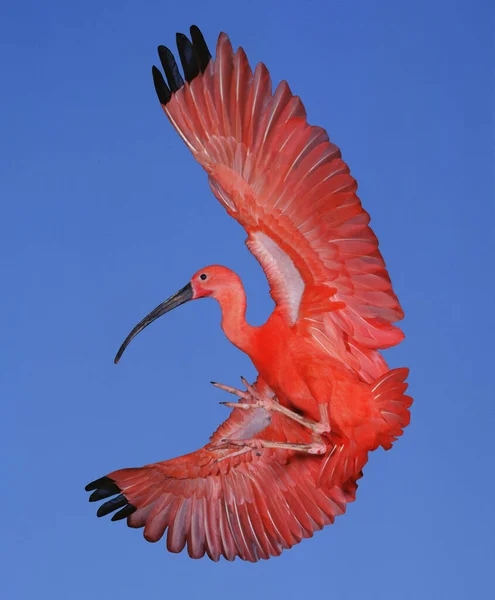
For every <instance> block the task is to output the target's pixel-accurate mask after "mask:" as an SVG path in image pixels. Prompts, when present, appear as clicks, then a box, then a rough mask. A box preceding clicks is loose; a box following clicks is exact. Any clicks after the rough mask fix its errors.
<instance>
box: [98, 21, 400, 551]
mask: <svg viewBox="0 0 495 600" xmlns="http://www.w3.org/2000/svg"><path fill="white" fill-rule="evenodd" d="M191 38H192V42H191V41H190V40H189V39H188V38H187V37H186V36H185V35H183V34H177V46H178V50H179V56H180V60H181V63H182V67H183V71H184V78H185V82H184V80H183V78H182V76H181V74H180V72H179V69H178V67H177V64H176V62H175V59H174V57H173V55H172V53H171V52H170V50H168V48H165V47H163V46H160V47H159V48H158V53H159V56H160V60H161V63H162V66H163V69H164V72H165V75H166V78H167V83H165V80H164V78H163V76H162V74H161V72H160V71H159V70H158V69H157V68H156V67H153V79H154V83H155V88H156V91H157V94H158V98H159V100H160V103H161V105H162V108H163V110H164V112H165V114H166V115H167V117H168V118H169V120H170V121H171V123H172V125H173V126H174V127H175V129H176V130H177V132H178V133H179V135H180V136H181V137H182V139H183V140H184V142H185V143H186V145H187V146H188V147H189V149H190V150H191V152H192V153H193V155H194V157H195V158H196V160H197V161H198V162H199V163H200V164H201V165H202V166H203V168H204V169H205V170H206V172H207V173H208V181H209V184H210V187H211V189H212V191H213V193H214V194H215V196H216V197H217V198H218V200H219V201H220V202H221V203H222V204H223V206H224V207H225V209H226V210H227V212H228V213H229V214H230V215H231V216H232V217H234V218H235V219H236V220H237V221H238V222H239V223H240V224H241V225H243V227H244V228H245V229H246V231H247V234H248V238H247V241H246V243H247V245H248V247H249V249H250V250H251V252H252V253H253V254H254V256H255V257H256V258H257V259H258V261H259V262H260V264H261V266H262V268H263V270H264V272H265V274H266V276H267V278H268V281H269V283H270V290H271V296H272V298H273V300H274V301H275V310H274V311H273V313H272V315H271V316H270V318H269V319H268V321H267V322H266V323H265V324H264V325H262V326H260V327H252V326H250V325H249V324H248V323H247V322H246V319H245V314H246V295H245V292H244V288H243V285H242V282H241V280H240V278H239V277H238V276H237V275H236V274H235V273H234V272H232V271H231V270H229V269H227V268H226V267H222V266H209V267H205V268H203V269H201V270H199V271H198V272H197V273H196V274H195V275H194V276H193V277H192V279H191V280H190V282H189V283H188V284H187V285H186V286H185V287H184V288H182V289H181V290H180V291H179V292H177V293H176V294H174V295H173V296H172V297H171V298H169V299H168V300H166V301H165V302H163V303H162V304H160V305H159V306H158V307H157V308H156V309H155V310H153V311H152V312H151V313H150V314H149V315H148V316H147V317H145V318H144V319H143V320H142V321H141V322H140V323H139V324H138V325H137V326H136V327H135V328H134V329H133V330H132V331H131V333H130V334H129V336H128V337H127V339H126V340H125V342H124V343H123V344H122V346H121V348H120V350H119V352H118V353H117V356H116V358H115V362H118V360H119V359H120V357H121V355H122V353H123V352H124V350H125V348H126V347H127V345H128V344H129V343H130V341H131V340H132V339H133V338H134V337H135V336H136V335H137V334H138V333H139V332H140V331H142V330H143V329H144V328H145V327H147V326H148V325H149V324H150V323H151V322H152V321H154V320H155V319H157V318H158V317H160V316H161V315H163V314H165V313H166V312H169V311H170V310H172V309H173V308H176V307H177V306H179V305H180V304H183V303H184V302H187V301H190V300H196V299H199V298H207V297H211V298H215V299H216V300H217V301H218V303H219V304H220V307H221V310H222V329H223V331H224V333H225V335H226V336H227V338H228V339H229V340H230V341H231V342H232V343H233V344H234V345H235V346H237V347H238V348H239V349H241V350H242V351H243V352H245V353H246V354H248V356H249V357H250V358H251V360H252V362H253V364H254V366H255V367H256V369H257V370H258V373H259V377H258V380H257V383H256V384H255V385H254V386H250V385H249V384H247V382H245V381H244V380H243V382H244V383H245V385H246V387H247V392H241V391H239V390H236V389H234V388H231V387H229V386H225V385H221V384H215V385H217V386H218V387H220V388H222V389H225V390H227V391H229V392H232V393H234V394H236V395H237V396H239V397H240V401H239V402H237V403H231V402H227V403H225V404H227V405H228V406H231V407H233V408H234V411H233V412H232V414H231V416H230V417H229V418H228V419H227V421H226V422H225V423H224V424H223V425H222V426H220V428H219V429H218V431H217V432H216V433H215V434H214V435H213V436H212V438H211V443H210V444H208V445H207V446H205V447H204V448H203V449H201V450H199V451H197V452H194V453H192V454H188V455H186V456H183V457H180V458H175V459H172V460H169V461H165V462H161V463H156V464H152V465H148V466H145V467H142V468H137V469H122V470H120V471H115V472H113V473H110V474H109V475H108V476H106V477H103V478H101V479H98V480H96V481H94V482H92V483H90V484H89V485H88V486H86V489H87V490H88V491H93V493H92V495H91V496H90V500H91V501H96V500H101V499H104V498H109V497H111V496H114V495H116V494H118V495H117V496H116V497H115V498H113V499H111V500H108V501H107V502H106V503H105V504H103V505H102V506H101V507H100V509H99V511H98V516H102V515H105V514H108V513H110V512H112V511H114V510H117V509H120V510H119V511H118V512H117V513H116V514H114V516H113V517H112V520H119V519H122V518H124V517H127V522H128V525H129V526H131V527H143V526H144V528H145V529H144V536H145V538H146V539H147V540H149V541H157V540H159V539H160V538H161V537H162V536H163V534H164V532H165V530H166V529H167V528H168V535H167V547H168V549H169V550H170V551H172V552H180V551H181V550H182V549H183V548H184V546H185V544H186V543H187V547H188V551H189V554H190V556H191V557H193V558H199V557H201V556H203V555H204V554H205V553H207V554H208V556H210V558H212V559H213V560H218V559H219V557H220V556H221V555H223V556H224V557H225V558H227V559H229V560H232V559H234V558H235V557H236V556H239V557H241V558H242V559H245V560H250V561H256V560H258V559H260V558H269V557H270V556H272V555H278V554H280V552H281V551H282V550H283V549H284V548H290V547H291V546H292V545H294V544H296V543H298V542H299V541H300V540H301V539H302V538H304V537H310V536H311V535H312V534H313V532H314V531H315V530H317V529H321V528H322V527H323V526H324V525H325V524H327V523H331V522H333V519H334V517H335V516H336V515H338V514H342V513H343V512H344V511H345V508H346V503H347V502H351V501H353V500H354V498H355V492H356V489H357V484H356V480H357V479H358V478H359V477H360V476H361V470H362V468H363V466H364V465H365V463H366V461H367V458H368V452H369V451H371V450H374V449H376V448H377V447H378V446H382V447H383V448H385V449H386V450H388V449H389V448H391V446H392V442H393V441H395V439H396V438H397V437H398V436H400V435H402V430H403V428H404V427H406V426H407V425H408V423H409V410H408V408H409V406H410V405H411V403H412V399H411V398H410V397H408V396H405V395H404V392H405V390H406V388H407V384H406V383H405V379H406V377H407V374H408V371H407V369H394V370H389V369H388V367H387V364H386V362H385V360H384V359H383V357H382V356H381V354H380V353H379V349H382V348H388V347H390V346H393V345H395V344H398V343H399V342H400V341H401V340H402V339H403V334H402V332H401V330H400V329H399V328H397V327H396V326H394V325H393V323H394V322H396V321H399V320H400V319H402V318H403V312H402V309H401V307H400V304H399V302H398V300H397V297H396V296H395V294H394V292H393V289H392V285H391V282H390V278H389V276H388V273H387V270H386V268H385V263H384V261H383V259H382V256H381V254H380V252H379V250H378V241H377V239H376V237H375V235H374V234H373V232H372V230H371V229H370V227H369V226H368V223H369V215H368V213H367V212H366V211H365V210H364V209H363V208H362V206H361V202H360V201H359V198H358V197H357V195H356V189H357V184H356V181H355V180H354V179H353V178H352V177H351V175H350V172H349V168H348V166H347V165H346V164H345V162H344V161H343V160H342V158H341V153H340V151H339V149H338V148H337V147H336V146H335V145H334V144H332V143H331V142H330V141H329V139H328V136H327V134H326V132H325V131H324V130H323V129H321V128H320V127H315V126H311V125H308V123H307V121H306V112H305V110H304V107H303V105H302V103H301V101H300V99H299V98H298V97H297V96H293V95H292V93H291V91H290V89H289V86H288V85H287V83H286V82H285V81H283V82H281V83H280V85H279V86H278V87H277V88H276V90H275V91H274V92H273V93H272V87H271V81H270V76H269V74H268V71H267V69H266V67H265V66H264V65H263V64H259V65H258V66H257V67H256V69H255V71H254V73H253V72H252V71H251V68H250V66H249V63H248V60H247V58H246V55H245V53H244V51H243V50H242V48H239V50H238V51H237V52H236V53H234V51H233V49H232V46H231V44H230V41H229V39H228V37H227V36H226V35H225V34H224V33H221V34H220V36H219V39H218V44H217V51H216V60H213V59H212V57H211V55H210V52H209V50H208V47H207V45H206V43H205V41H204V38H203V36H202V34H201V32H200V31H199V29H198V28H197V27H195V26H193V27H191Z"/></svg>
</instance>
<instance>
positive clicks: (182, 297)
mask: <svg viewBox="0 0 495 600" xmlns="http://www.w3.org/2000/svg"><path fill="white" fill-rule="evenodd" d="M192 297H193V289H192V286H191V284H190V283H188V284H187V285H186V286H185V287H183V288H182V289H181V290H179V291H178V292H177V293H176V294H174V295H173V296H170V298H169V299H168V300H165V302H162V303H161V304H160V305H159V306H157V307H156V308H155V310H152V311H151V312H150V314H149V315H147V316H146V317H144V319H143V320H142V321H140V322H139V323H138V324H137V325H136V327H134V329H133V330H132V331H131V333H130V334H129V335H128V336H127V337H126V338H125V341H124V343H123V344H122V346H121V347H120V348H119V351H118V352H117V355H116V357H115V359H114V361H113V362H114V363H115V364H117V363H118V362H119V360H120V357H121V356H122V354H124V350H125V349H126V348H127V346H128V345H129V344H130V343H131V341H132V340H133V339H134V338H135V337H136V336H137V334H138V333H139V332H140V331H143V329H144V328H145V327H148V325H149V324H150V323H153V321H155V320H156V319H158V317H161V316H162V315H164V314H165V313H168V312H169V311H171V310H173V309H174V308H177V306H180V305H181V304H184V302H188V301H189V300H192Z"/></svg>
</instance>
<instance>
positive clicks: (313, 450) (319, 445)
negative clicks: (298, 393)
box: [209, 438, 327, 462]
mask: <svg viewBox="0 0 495 600" xmlns="http://www.w3.org/2000/svg"><path fill="white" fill-rule="evenodd" d="M209 447H210V449H211V450H223V449H225V448H229V447H232V448H240V450H239V451H237V452H235V453H234V454H230V455H227V456H224V457H221V458H219V459H218V461H220V460H225V459H226V458H232V457H233V456H238V455H239V454H244V453H245V452H250V451H251V450H258V451H259V450H261V449H262V448H273V449H277V450H294V451H296V452H304V453H306V454H316V455H320V454H325V452H326V450H327V446H326V444H325V442H323V440H321V439H320V440H319V441H317V440H313V442H312V443H311V444H291V443H289V442H272V441H269V440H259V439H257V438H254V439H250V440H231V439H229V438H225V439H223V440H220V442H218V443H216V444H210V446H209ZM218 461H217V462H218Z"/></svg>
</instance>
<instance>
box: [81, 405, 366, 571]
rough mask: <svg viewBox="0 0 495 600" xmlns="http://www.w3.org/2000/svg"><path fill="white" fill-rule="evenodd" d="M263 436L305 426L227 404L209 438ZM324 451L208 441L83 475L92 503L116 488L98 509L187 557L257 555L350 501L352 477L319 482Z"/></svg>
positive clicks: (301, 432)
mask: <svg viewBox="0 0 495 600" xmlns="http://www.w3.org/2000/svg"><path fill="white" fill-rule="evenodd" d="M257 435H261V436H262V437H263V438H264V439H272V438H273V439H276V440H277V441H284V440H285V441H296V440H297V441H300V440H303V441H304V440H306V438H307V441H309V437H310V436H309V433H308V431H307V430H306V429H304V428H302V427H301V426H300V425H298V424H297V423H292V422H289V421H288V420H287V419H285V418H284V417H280V416H278V415H273V416H272V417H271V418H270V416H269V415H268V413H266V412H265V411H264V410H263V409H255V410H253V411H243V410H234V411H233V412H232V413H231V415H230V417H229V418H228V419H227V421H225V423H223V424H222V425H221V426H220V427H219V428H218V430H217V431H216V432H215V433H214V434H213V436H212V438H211V442H212V443H215V442H219V441H221V440H223V439H225V438H229V439H244V438H245V437H250V436H254V437H256V436H257ZM320 468H321V457H317V456H302V455H300V454H297V453H294V452H293V451H287V450H267V449H260V450H259V451H254V450H253V451H250V452H249V453H245V454H243V455H240V456H236V455H235V452H233V451H232V450H227V449H215V448H214V447H212V446H206V447H205V448H202V449H200V450H198V451H196V452H192V453H191V454H187V455H185V456H181V457H179V458H173V459H171V460H167V461H164V462H159V463H155V464H151V465H146V466H144V467H140V468H131V469H120V470H118V471H114V472H113V473H109V474H108V475H107V476H106V477H102V478H101V479H98V480H96V481H94V482H92V483H90V484H89V485H88V486H87V487H86V489H87V490H88V491H93V494H92V496H91V497H90V500H91V501H97V500H102V499H106V498H109V497H110V496H115V495H116V494H119V495H117V496H116V497H115V498H112V499H110V500H107V502H106V503H105V504H103V505H102V506H101V507H100V508H99V510H98V516H104V515H106V514H109V513H111V512H112V511H115V510H118V509H120V510H119V512H117V513H115V514H114V516H113V520H119V519H121V518H125V517H127V524H128V525H129V527H133V528H141V527H144V537H145V538H146V539H147V540H148V541H149V542H157V541H158V540H160V539H161V538H162V537H163V536H164V534H166V535H167V548H168V550H169V551H170V552H181V551H182V550H183V548H184V547H185V546H186V545H187V550H188V553H189V555H190V556H191V557H192V558H201V557H202V556H204V555H205V554H207V555H208V556H209V557H210V558H211V559H212V560H214V561H217V560H219V558H220V557H221V556H224V557H225V558H226V559H227V560H234V558H235V557H236V556H239V557H240V558H242V559H243V560H247V561H251V562H255V561H257V560H259V559H267V558H269V557H270V556H278V555H279V554H280V553H281V552H282V550H284V549H287V548H290V547H292V546H293V545H294V544H297V543H298V542H300V541H301V540H302V539H303V538H308V537H312V535H313V533H314V532H315V531H317V530H320V529H322V528H323V527H324V526H325V525H327V524H330V523H333V521H334V519H335V517H336V516H338V515H341V514H343V513H344V512H345V510H346V505H347V503H349V502H352V501H354V499H355V496H356V490H357V483H356V479H358V478H359V476H360V475H357V476H356V475H355V474H354V475H353V477H352V478H351V479H349V481H346V482H344V483H342V484H339V485H338V486H334V485H332V486H331V487H329V486H324V485H323V486H319V485H318V486H317V481H318V476H319V472H320Z"/></svg>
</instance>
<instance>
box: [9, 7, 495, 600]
mask: <svg viewBox="0 0 495 600" xmlns="http://www.w3.org/2000/svg"><path fill="white" fill-rule="evenodd" d="M191 23H196V24H198V25H199V26H200V27H201V28H202V29H203V31H204V33H205V36H206V38H207V40H208V41H209V43H210V46H214V44H215V41H216V37H217V35H218V32H219V31H221V30H224V31H226V32H227V33H228V34H229V35H230V37H231V40H232V42H233V44H234V46H235V47H237V46H238V45H242V46H243V47H244V48H245V50H246V52H247V54H248V57H249V58H250V61H251V63H252V64H254V63H255V62H258V61H259V60H263V61H264V62H265V63H266V64H267V66H268V67H269V69H270V71H271V74H272V78H273V80H274V82H278V81H279V80H280V79H287V80H288V81H289V83H290V85H291V88H292V89H293V91H294V92H295V93H297V94H299V95H301V97H302V99H303V101H304V103H305V106H306V108H307V111H308V116H309V120H310V122H311V123H315V124H318V125H321V126H323V127H325V128H326V129H327V131H328V133H329V135H330V137H331V139H332V140H333V141H334V142H335V143H337V144H338V145H339V146H340V147H341V148H342V152H343V155H344V158H345V159H346V160H347V162H348V163H349V165H350V167H351V170H352V172H353V174H354V176H355V177H356V178H357V180H358V182H359V185H360V196H361V198H362V201H363V203H364V205H365V207H366V208H367V209H368V211H369V212H370V213H371V215H372V225H373V228H374V230H375V232H376V233H377V235H378V237H379V239H380V243H381V248H382V251H383V253H384V256H385V258H386V261H387V264H388V266H389V269H390V272H391V275H392V278H393V282H394V286H395V289H396V292H397V294H398V295H399V297H400V299H401V302H402V304H403V307H404V309H405V311H406V315H407V316H406V319H405V321H404V330H405V332H406V335H407V339H406V341H405V342H404V343H403V344H402V345H401V346H400V347H399V348H396V349H394V350H393V351H390V352H388V354H387V358H388V359H389V361H390V364H391V365H392V366H408V367H410V369H411V376H410V384H411V393H412V395H413V396H414V398H415V404H414V406H413V413H412V415H413V416H412V424H411V426H410V427H409V428H408V429H407V431H406V435H405V436H404V437H403V438H402V439H401V440H400V441H399V443H397V445H396V447H395V448H394V449H393V450H392V451H391V452H388V453H384V452H382V451H380V452H376V453H374V455H372V456H371V460H370V462H369V464H368V466H367V467H366V471H365V477H364V479H362V482H361V483H360V488H359V493H358V500H357V502H356V503H355V504H354V505H351V506H350V507H349V510H348V513H347V514H346V515H345V516H344V517H340V518H339V519H338V520H337V522H336V524H335V525H334V526H332V527H327V528H326V529H325V530H324V531H323V532H320V533H317V534H316V535H315V537H314V538H313V539H312V540H307V541H304V542H303V543H301V544H300V545H298V546H296V547H295V548H293V549H292V550H290V551H289V552H285V553H284V554H283V555H282V556H281V557H280V558H277V559H273V560H270V561H268V562H263V563H259V564H257V565H251V564H245V563H242V562H239V561H236V562H235V563H233V564H230V563H227V562H221V563H219V564H214V563H211V562H210V561H208V560H201V561H192V560H190V559H189V558H188V557H187V556H186V555H185V554H181V555H171V554H168V553H167V552H166V551H165V549H164V544H163V542H160V543H159V544H157V545H151V544H147V543H146V542H145V541H144V540H143V539H142V536H141V533H140V532H138V531H131V530H128V529H127V528H126V527H125V525H123V524H122V523H120V524H114V523H110V522H109V521H108V520H97V519H96V517H95V514H94V512H95V511H94V509H95V506H94V505H89V504H88V503H87V498H86V494H85V492H84V489H83V488H84V485H85V484H86V483H87V482H88V481H90V480H92V479H94V478H96V477H98V476H101V475H104V474H105V473H107V472H109V471H112V470H114V469H116V468H121V467H127V466H139V465H142V464H145V463H148V462H154V461H157V460H164V459H166V458H170V457H173V456H176V455H179V454H182V453H185V452H187V451H190V450H193V449H195V448H197V447H200V446H202V445H203V444H204V443H205V442H206V441H207V438H208V436H209V434H210V433H211V432H212V431H213V430H214V429H215V428H216V426H217V424H218V423H219V422H220V421H221V420H223V419H224V418H225V417H226V409H225V408H224V407H222V406H220V405H219V404H218V402H219V401H220V400H224V399H226V398H224V395H223V393H222V392H220V391H218V390H215V389H213V388H212V387H211V386H210V385H209V383H208V382H209V381H210V380H211V379H214V380H217V381H222V382H225V383H231V384H236V383H237V382H238V377H239V376H240V375H244V376H246V377H247V378H248V379H253V378H254V376H255V373H254V370H253V367H252V366H251V364H250V362H249V359H248V358H247V357H246V356H244V355H243V354H241V353H240V352H239V351H238V350H236V349H235V348H234V347H233V346H231V345H230V344H229V343H228V342H227V340H226V339H225V338H224V337H223V334H222V332H221V330H220V328H219V309H218V306H217V305H216V304H215V303H214V302H211V301H204V302H197V303H191V304H189V305H187V306H185V307H182V308H181V309H179V310H177V311H175V312H174V313H173V315H167V317H165V318H163V319H161V320H160V321H159V322H157V323H155V324H154V326H153V327H151V328H150V329H149V330H147V331H146V332H145V333H143V334H141V336H140V337H139V338H138V339H137V340H136V341H135V342H134V343H133V344H132V346H131V347H130V348H129V350H128V351H127V353H126V356H125V357H124V359H123V360H122V362H121V363H120V364H119V365H118V367H116V366H115V365H114V364H113V362H112V359H113V356H114V354H115V351H116V350H117V348H118V346H119V345H120V343H121V342H122V341H123V339H124V337H125V336H126V334H127V333H128V331H129V329H130V327H131V326H133V325H134V324H135V323H136V322H137V321H138V320H139V319H140V318H141V317H142V316H144V314H146V313H147V312H148V311H149V310H150V309H151V308H153V307H154V306H155V305H156V304H158V303H159V302H161V301H162V300H163V299H164V298H165V297H167V296H168V295H170V294H171V293H172V292H174V291H176V290H177V289H179V288H180V287H182V286H183V285H184V284H185V283H187V281H188V280H189V278H190V276H191V275H192V273H193V272H195V271H196V270H197V269H199V268H200V267H202V266H204V265H206V264H211V263H220V264H226V265H227V266H229V267H230V268H233V269H234V270H236V271H237V272H238V273H239V274H240V275H241V277H242V278H243V280H244V282H245V285H246V288H247V293H248V302H249V308H248V318H249V320H250V321H251V322H252V323H258V324H259V323H262V322H263V320H264V319H266V317H267V316H268V314H269V312H270V310H271V301H270V299H269V297H268V291H267V290H268V288H267V284H266V282H265V280H264V276H263V273H262V271H261V268H260V267H259V266H258V264H257V263H256V261H255V259H254V258H253V257H252V256H251V255H250V254H249V252H248V251H247V249H246V248H245V247H244V245H243V240H244V232H243V231H242V229H241V228H240V227H239V226H238V225H237V224H236V223H235V222H233V221H232V220H231V219H230V218H229V217H228V216H227V214H226V213H225V212H224V211H223V209H222V208H221V206H220V205H219V204H218V203H217V202H216V201H215V200H214V198H213V196H212V194H211V193H210V191H209V189H208V186H207V183H206V176H205V174H204V172H203V171H202V170H201V168H200V167H199V166H198V165H197V164H196V163H195V162H194V160H193V159H192V157H191V156H190V155H189V153H188V151H187V149H186V147H185V146H184V145H183V144H182V143H181V141H180V139H179V138H178V136H177V135H176V134H175V132H174V131H173V130H172V128H171V126H170V125H169V124H168V122H167V120H166V119H165V117H163V115H162V113H161V110H160V108H159V105H158V103H157V101H156V98H155V93H154V90H153V85H152V82H151V74H150V69H151V64H153V63H154V62H155V63H156V62H157V57H156V53H155V48H156V46H157V45H158V44H159V43H164V44H166V45H167V44H173V42H174V39H175V32H176V31H177V30H178V31H187V28H188V27H189V25H190V24H191ZM493 23H494V21H493V9H490V8H489V3H488V2H481V1H479V2H476V1H474V2H469V3H468V2H447V1H437V2H431V0H430V1H429V2H423V1H418V2H410V3H396V2H393V1H377V2H368V1H365V0H361V1H350V2H342V1H340V2H337V1H334V2H326V1H325V2H324V1H322V0H320V1H317V2H309V1H306V2H304V3H302V2H294V1H292V0H288V1H287V0H286V1H285V2H266V0H265V1H262V2H261V1H259V0H251V1H250V2H249V3H245V4H244V3H237V2H236V3H234V2H213V1H212V2H206V3H204V2H203V3H200V2H196V1H191V2H188V3H185V2H177V3H171V2H164V1H161V2H157V1H154V2H151V1H141V2H137V1H134V2H125V1H120V2H114V1H113V0H112V1H108V2H104V3H102V2H96V1H94V0H88V1H87V2H85V3H84V4H80V3H66V2H58V1H57V2H56V1H53V0H52V1H47V2H43V3H41V2H34V1H30V2H29V1H28V2H23V3H18V2H13V1H11V2H8V1H7V2H6V1H4V2H2V4H1V7H0V47H1V48H0V49H1V52H0V55H1V57H0V61H1V79H2V94H1V98H2V100H1V105H2V110H1V111H0V131H1V134H0V198H1V211H2V218H1V220H0V245H1V250H0V262H1V273H2V284H3V285H2V295H1V298H2V314H3V315H4V317H3V324H2V339H3V343H2V344H1V347H0V355H1V356H0V359H1V364H2V369H1V373H0V379H1V381H0V385H1V390H0V394H1V398H2V418H1V421H0V433H1V435H0V451H1V456H2V492H1V495H0V510H1V514H2V534H1V536H2V544H1V545H0V565H1V567H0V572H1V578H0V579H1V582H2V583H1V587H2V596H3V597H4V598H8V599H9V600H16V599H31V598H39V597H46V598H48V597H50V598H54V599H59V598H60V599H64V600H65V599H67V598H69V599H71V600H72V599H73V600H77V599H79V598H88V597H104V596H105V597H107V598H116V597H119V598H120V599H121V600H127V599H130V598H136V597H138V598H148V599H160V598H169V597H182V598H195V597H201V598H203V599H205V600H208V599H210V598H215V599H218V598H232V597H235V598H236V600H244V599H247V598H253V597H258V598H297V597H303V596H307V595H308V594H309V595H313V594H325V596H327V597H335V598H339V599H340V600H346V599H353V598H361V597H366V598H369V599H375V598H377V599H378V598H379V599H380V600H386V599H389V598H401V599H406V600H408V599H411V600H412V599H417V598H422V599H424V600H426V599H429V598H432V599H433V598H435V599H436V598H449V599H450V600H453V599H457V598H459V599H461V598H462V599H465V598H474V597H487V595H488V593H489V592H488V591H487V590H489V589H492V583H491V576H489V569H491V568H493V559H494V548H493V539H494V516H493V512H494V511H493V495H494V492H495V488H494V483H493V475H492V469H493V428H494V425H495V423H494V410H493V402H494V400H495V394H494V389H493V376H492V371H493V361H492V359H493V342H492V340H493V334H494V333H495V332H494V327H493V305H494V304H493V303H494V285H493V257H494V246H493V239H494V227H493V218H494V188H493V184H494V178H493V176H494V172H493V165H494V163H493V142H494V140H493V132H494V129H493V127H494V123H493V106H494V105H495V104H494V94H493V51H494V47H493Z"/></svg>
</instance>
